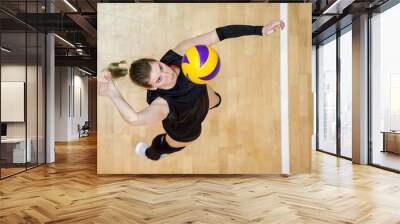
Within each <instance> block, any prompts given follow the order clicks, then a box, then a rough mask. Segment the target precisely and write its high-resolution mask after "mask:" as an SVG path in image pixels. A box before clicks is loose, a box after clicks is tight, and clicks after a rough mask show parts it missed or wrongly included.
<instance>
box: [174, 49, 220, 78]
mask: <svg viewBox="0 0 400 224" xmlns="http://www.w3.org/2000/svg"><path fill="white" fill-rule="evenodd" d="M220 66H221V62H220V60H219V56H218V54H217V52H216V51H215V50H214V49H213V48H212V47H209V46H206V45H196V46H193V47H191V48H189V49H187V50H186V52H185V54H184V55H183V58H182V72H183V74H184V75H185V76H186V77H187V78H188V79H189V80H190V81H192V82H193V83H196V84H206V83H207V82H209V81H211V80H212V79H214V78H215V77H216V76H217V75H218V72H219V69H220Z"/></svg>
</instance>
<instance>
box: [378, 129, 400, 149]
mask: <svg viewBox="0 0 400 224" xmlns="http://www.w3.org/2000/svg"><path fill="white" fill-rule="evenodd" d="M382 133H383V150H382V152H393V153H397V154H400V131H383V132H382Z"/></svg>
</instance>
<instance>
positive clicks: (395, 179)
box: [0, 137, 400, 224]
mask: <svg viewBox="0 0 400 224" xmlns="http://www.w3.org/2000/svg"><path fill="white" fill-rule="evenodd" d="M56 158H57V159H56V163H54V164H51V165H46V166H41V167H39V168H36V169H33V170H30V171H28V172H26V173H22V174H19V175H16V176H13V177H10V178H8V179H5V180H2V181H0V223H12V224H13V223H173V224H175V223H212V224H215V223H224V224H225V223H371V224H377V223H383V224H387V223H400V175H398V174H395V173H391V172H387V171H384V170H380V169H377V168H374V167H368V166H358V165H352V164H351V162H350V161H347V160H343V159H337V158H335V157H333V156H330V155H326V154H322V153H319V152H315V153H313V170H312V173H311V174H306V175H295V176H292V177H289V178H285V177H281V176H273V175H265V176H254V175H253V176H246V175H237V176H232V175H226V176H211V175H210V176H199V175H185V176H176V175H171V176H165V175H163V176H161V175H160V176H137V175H136V176H131V175H115V176H114V175H113V176H111V175H110V176H98V175H96V139H95V137H89V138H84V139H82V140H81V141H76V142H71V143H69V144H58V145H57V147H56Z"/></svg>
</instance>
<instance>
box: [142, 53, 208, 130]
mask: <svg viewBox="0 0 400 224" xmlns="http://www.w3.org/2000/svg"><path fill="white" fill-rule="evenodd" d="M160 61H161V62H163V63H165V64H167V65H176V66H178V67H179V68H181V63H182V62H181V61H182V56H181V55H179V54H177V53H176V52H174V51H173V50H169V51H168V52H167V53H166V54H165V55H164V56H163V57H162V58H161V59H160ZM157 97H161V98H163V99H165V100H166V101H167V103H168V106H169V114H168V116H167V117H166V118H165V119H164V120H163V121H162V124H163V127H164V129H165V131H166V132H167V133H168V134H172V136H177V135H185V133H188V132H192V131H193V130H195V129H196V130H197V129H201V122H202V121H203V120H204V118H205V117H206V115H207V113H208V107H209V102H208V93H207V86H206V85H198V84H194V83H192V82H191V81H189V80H188V79H187V78H186V77H185V75H184V74H183V73H182V69H180V72H179V75H178V77H177V81H176V84H175V86H174V87H173V88H171V89H168V90H164V89H157V90H147V103H148V104H151V102H153V101H154V100H155V99H156V98H157ZM171 132H173V133H171Z"/></svg>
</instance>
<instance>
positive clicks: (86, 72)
mask: <svg viewBox="0 0 400 224" xmlns="http://www.w3.org/2000/svg"><path fill="white" fill-rule="evenodd" d="M78 70H79V71H81V72H83V73H85V74H88V75H93V74H92V73H90V72H88V71H85V70H83V69H81V68H79V67H78Z"/></svg>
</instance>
